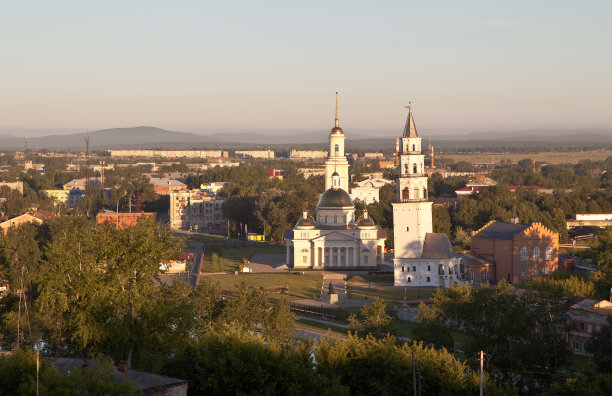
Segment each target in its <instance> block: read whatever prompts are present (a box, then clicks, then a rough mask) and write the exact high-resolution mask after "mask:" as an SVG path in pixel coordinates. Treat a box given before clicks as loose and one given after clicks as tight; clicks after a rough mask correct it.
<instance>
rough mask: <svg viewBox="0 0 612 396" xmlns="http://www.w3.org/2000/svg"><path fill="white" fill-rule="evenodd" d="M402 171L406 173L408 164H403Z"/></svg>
mask: <svg viewBox="0 0 612 396" xmlns="http://www.w3.org/2000/svg"><path fill="white" fill-rule="evenodd" d="M404 173H408V164H404Z"/></svg>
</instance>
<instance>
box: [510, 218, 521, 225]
mask: <svg viewBox="0 0 612 396" xmlns="http://www.w3.org/2000/svg"><path fill="white" fill-rule="evenodd" d="M510 223H511V224H518V223H519V218H518V216H512V217H511V218H510Z"/></svg>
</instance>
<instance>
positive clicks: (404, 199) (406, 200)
mask: <svg viewBox="0 0 612 396" xmlns="http://www.w3.org/2000/svg"><path fill="white" fill-rule="evenodd" d="M427 201H429V200H428V199H427V198H402V199H400V202H402V203H405V202H427Z"/></svg>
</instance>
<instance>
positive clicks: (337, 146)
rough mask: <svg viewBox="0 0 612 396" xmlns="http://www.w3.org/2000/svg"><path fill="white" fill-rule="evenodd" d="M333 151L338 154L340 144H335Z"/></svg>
mask: <svg viewBox="0 0 612 396" xmlns="http://www.w3.org/2000/svg"><path fill="white" fill-rule="evenodd" d="M334 151H335V152H336V154H338V153H339V152H340V145H338V144H336V145H335V146H334Z"/></svg>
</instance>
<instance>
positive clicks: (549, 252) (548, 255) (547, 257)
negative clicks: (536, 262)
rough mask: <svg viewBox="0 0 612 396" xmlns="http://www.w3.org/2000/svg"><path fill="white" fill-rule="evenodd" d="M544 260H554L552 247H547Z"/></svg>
mask: <svg viewBox="0 0 612 396" xmlns="http://www.w3.org/2000/svg"><path fill="white" fill-rule="evenodd" d="M544 259H545V260H552V259H553V251H552V247H551V246H546V250H545V251H544Z"/></svg>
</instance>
